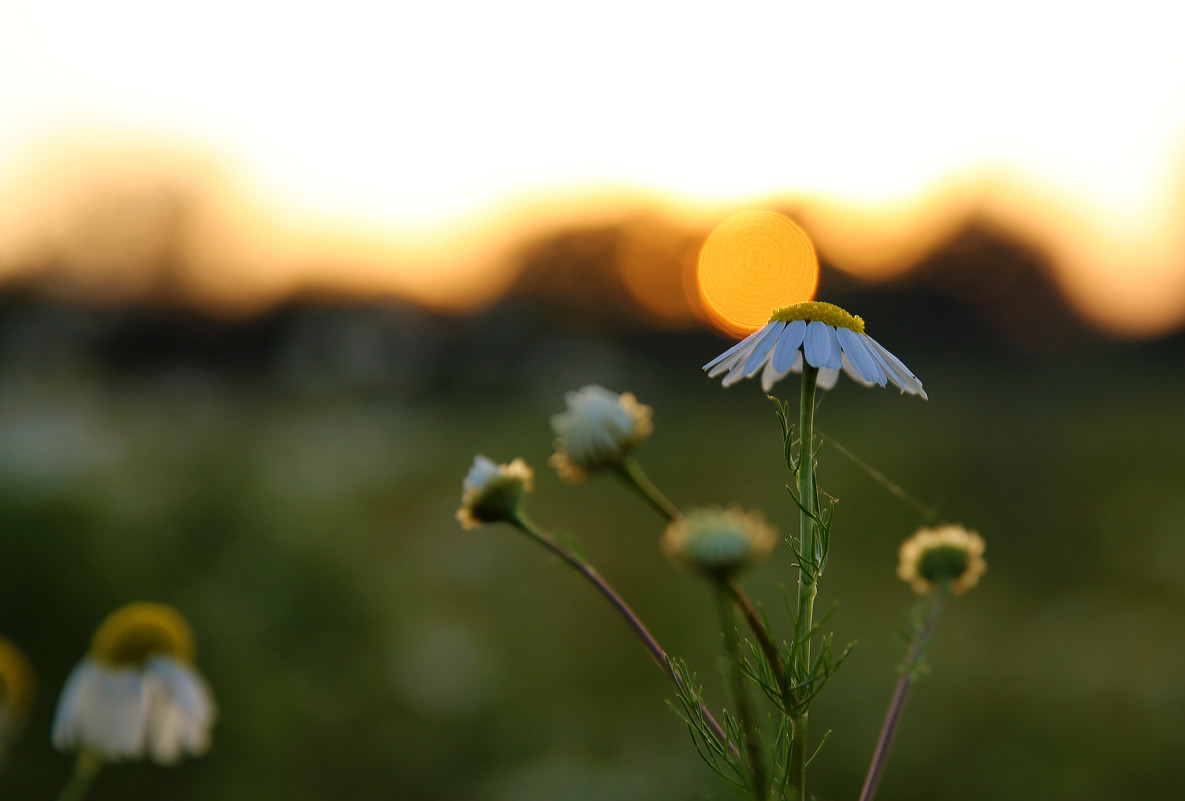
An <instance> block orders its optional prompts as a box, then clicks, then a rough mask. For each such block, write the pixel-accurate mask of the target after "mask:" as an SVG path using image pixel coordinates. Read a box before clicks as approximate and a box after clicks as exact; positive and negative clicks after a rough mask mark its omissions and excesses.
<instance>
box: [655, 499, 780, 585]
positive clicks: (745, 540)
mask: <svg viewBox="0 0 1185 801" xmlns="http://www.w3.org/2000/svg"><path fill="white" fill-rule="evenodd" d="M777 541H778V535H777V532H776V531H775V529H774V528H773V527H772V526H770V525H768V524H767V523H766V522H765V518H764V517H762V515H761V513H759V512H746V511H744V510H743V509H741V508H740V507H737V506H732V507H729V508H728V509H722V508H720V507H719V506H709V507H704V508H700V509H692V510H690V511H689V512H687V513H686V514H685V515H683V516H681V517H679V518H677V519H676V520H674V521H673V522H672V523H671V524H670V525H668V526H667V528H666V531H665V532H663V536H662V540H661V545H662V550H663V552H664V553H665V554H666V555H667V557H668V558H669V559H670V560H671V561H672V562H674V563H675V564H677V565H680V566H681V567H685V568H687V569H689V570H693V571H695V572H697V573H703V574H706V575H708V576H712V577H715V578H727V577H728V576H731V575H733V574H734V573H737V572H738V571H740V570H743V569H745V568H747V567H750V566H752V565H754V564H756V563H758V562H760V561H762V560H763V559H765V558H766V557H767V556H769V554H770V551H772V550H773V548H774V545H776V544H777Z"/></svg>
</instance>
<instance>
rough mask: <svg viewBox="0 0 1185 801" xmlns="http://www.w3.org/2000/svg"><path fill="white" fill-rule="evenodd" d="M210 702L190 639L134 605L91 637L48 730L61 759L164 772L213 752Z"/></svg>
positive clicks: (171, 616)
mask: <svg viewBox="0 0 1185 801" xmlns="http://www.w3.org/2000/svg"><path fill="white" fill-rule="evenodd" d="M217 714H218V713H217V709H216V708H215V705H214V699H213V696H212V695H211V693H210V690H209V688H208V687H207V686H206V683H205V681H204V680H203V679H202V677H201V675H200V674H199V673H198V672H197V670H196V669H195V668H194V666H193V633H192V631H191V630H190V628H189V624H188V623H186V622H185V619H184V618H182V617H181V615H180V614H178V613H177V611H176V610H175V609H173V608H172V607H169V606H165V605H163V604H153V603H134V604H129V605H128V606H125V607H123V608H121V609H118V610H116V611H115V612H113V613H112V614H111V615H110V616H109V617H108V618H107V619H106V620H104V621H103V623H102V625H100V626H99V628H98V630H97V631H96V632H95V636H94V639H93V640H92V641H91V649H90V652H89V653H88V654H87V655H86V657H85V658H83V660H82V661H81V662H80V663H79V664H78V666H77V667H75V668H74V671H73V672H72V673H71V674H70V677H69V678H68V679H67V680H66V686H65V689H63V690H62V697H61V700H59V701H58V709H57V714H56V715H55V717H54V723H53V743H54V747H56V748H57V749H58V750H60V751H88V752H90V753H92V754H94V755H95V756H97V757H99V758H101V759H103V760H105V761H109V762H112V761H117V760H121V759H143V758H144V757H145V756H146V755H147V756H150V757H151V758H152V759H153V760H155V761H156V762H159V763H160V764H162V765H169V764H172V763H174V762H176V761H177V760H178V759H180V757H181V755H182V754H183V753H185V754H190V755H193V756H196V755H199V754H203V753H205V751H206V749H208V748H209V747H210V729H211V728H212V726H213V725H214V719H215V718H216V717H217Z"/></svg>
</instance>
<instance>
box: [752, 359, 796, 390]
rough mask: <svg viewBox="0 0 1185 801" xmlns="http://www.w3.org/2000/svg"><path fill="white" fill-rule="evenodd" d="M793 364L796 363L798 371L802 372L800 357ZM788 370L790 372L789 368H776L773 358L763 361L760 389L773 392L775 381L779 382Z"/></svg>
mask: <svg viewBox="0 0 1185 801" xmlns="http://www.w3.org/2000/svg"><path fill="white" fill-rule="evenodd" d="M795 364H797V365H798V371H799V372H802V359H801V357H800V358H798V359H796V360H795ZM793 366H794V365H791V368H792V367H793ZM789 372H790V369H789V368H788V369H786V370H778V368H777V361H775V360H774V359H770V360H769V361H767V362H766V363H765V369H764V370H762V371H761V389H762V391H764V392H766V393H770V392H773V389H774V384H776V383H777V382H779V381H781V380H782V379H783V378H785V377H786V375H787V374H788V373H789Z"/></svg>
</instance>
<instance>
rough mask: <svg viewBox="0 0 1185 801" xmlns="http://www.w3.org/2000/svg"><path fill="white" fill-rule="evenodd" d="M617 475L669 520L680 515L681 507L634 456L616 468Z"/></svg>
mask: <svg viewBox="0 0 1185 801" xmlns="http://www.w3.org/2000/svg"><path fill="white" fill-rule="evenodd" d="M616 473H617V475H618V476H619V477H620V478H621V480H622V481H624V482H625V483H626V484H627V485H628V486H629V487H630V488H631V489H633V490H634V491H635V492H637V493H638V495H640V496H641V497H642V499H643V500H645V501H646V502H647V503H649V504H650V505H651V506H653V507H654V508H655V510H656V511H657V512H658V513H659V514H660V515H662V516H663V517H665V518H666V519H667V520H675V519H676V518H678V517H679V507H677V506H675V504H673V503H671V499H670V498H668V497H667V496H666V495H664V494H663V492H662V490H660V489H659V488H658V485H656V484H655V483H654V482H653V481H651V480H650V476H648V475H646V472H645V471H644V470H643V469H642V465H641V464H639V463H638V460H637V459H635V458H634V457H632V456H627V457H626V458H625V459H624V460H623V461H622V462H621V464H620V465H618V466H617V468H616Z"/></svg>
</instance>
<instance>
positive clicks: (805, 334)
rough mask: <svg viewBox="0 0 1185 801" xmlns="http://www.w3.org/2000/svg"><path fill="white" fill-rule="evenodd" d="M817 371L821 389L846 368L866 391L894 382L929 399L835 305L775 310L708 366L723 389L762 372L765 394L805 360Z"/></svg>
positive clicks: (898, 364)
mask: <svg viewBox="0 0 1185 801" xmlns="http://www.w3.org/2000/svg"><path fill="white" fill-rule="evenodd" d="M804 360H805V363H806V364H809V365H811V366H812V367H817V368H819V378H818V386H819V387H820V388H822V389H831V388H832V387H833V386H835V382H836V381H837V380H838V379H839V372H840V370H843V371H844V372H845V373H847V374H848V375H849V376H850V377H851V378H852V379H853V380H855V381H856V382H857V383H859V384H862V385H864V386H866V387H869V386H872V385H873V384H876V385H877V386H881V387H883V386H885V385H886V384H889V383H891V384H893V385H894V386H896V387H897V388H898V389H900V390H901V391H902V392H903V393H905V392H908V393H909V394H911V395H920V396H921V397H922V398H923V399H925V398H926V391H925V390H924V389H922V382H921V381H919V380H918V378H917V376H915V375H914V374H913V373H912V372H910V370H909V368H908V367H906V366H905V365H904V364H902V363H901V360H900V359H898V358H897V357H896V356H894V355H893V354H892V353H889V351H887V350H885V348H884V347H883V346H881V344H880V343H879V342H877V341H876V340H875V339H873V338H872V337H870V336H868V334H866V333H864V321H863V320H862V319H860V318H859V317H856V316H854V315H851V314H848V313H847V312H846V311H844V310H843V309H841V308H840V307H838V306H835V305H833V304H831V303H821V302H818V301H807V302H805V303H795V304H794V305H792V306H782V307H781V308H778V309H774V310H773V312H772V313H771V314H770V316H769V322H768V323H766V324H765V326H764V327H763V328H761V329H759V330H757V331H754V332H753V333H752V334H750V335H749V336H747V337H746V338H745V339H742V340H741V341H740V342H738V343H737V344H736V345H733V346H732V347H731V348H729V349H728V350H726V351H725V352H724V353H722V354H720V355H719V356H717V357H716V358H715V359H713V360H712V361H710V362H708V363H707V364H705V365H704V369H705V370H707V371H708V376H709V377H711V378H715V377H716V376H718V375H724V382H723V383H724V386H726V387H727V386H731V385H733V384H735V383H736V382H738V381H740V380H741V379H742V378H751V377H752V376H754V375H756V374H757V373H758V372H760V373H761V387H762V389H764V390H765V391H766V392H770V391H771V390H772V389H773V385H774V384H775V383H776V382H778V381H780V380H782V379H783V378H785V377H786V376H787V375H789V374H790V373H801V372H802V367H803V362H804Z"/></svg>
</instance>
